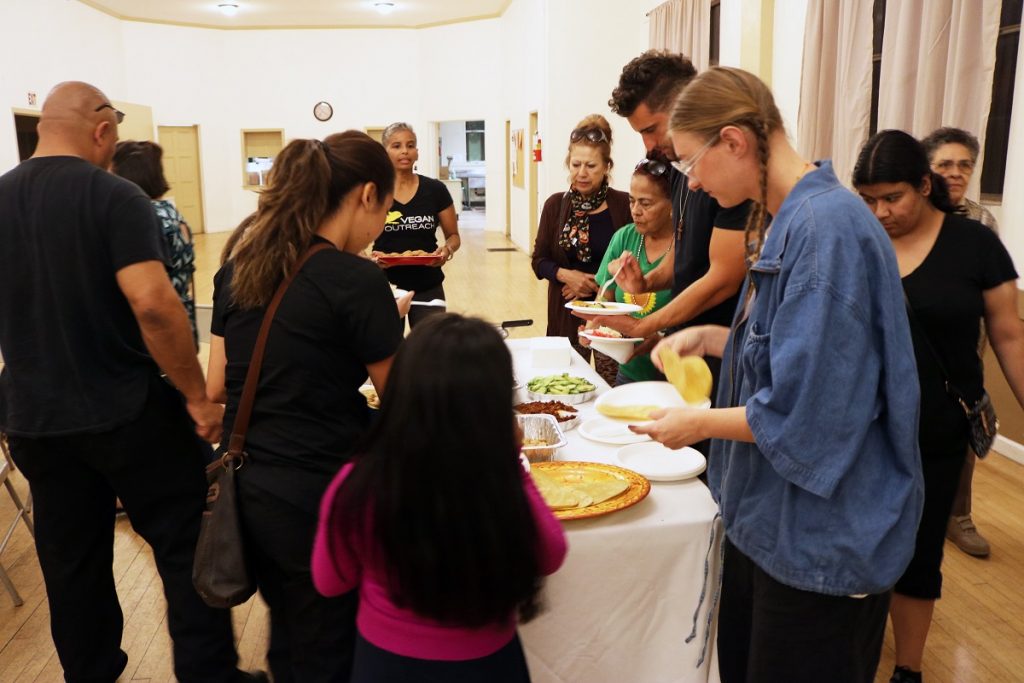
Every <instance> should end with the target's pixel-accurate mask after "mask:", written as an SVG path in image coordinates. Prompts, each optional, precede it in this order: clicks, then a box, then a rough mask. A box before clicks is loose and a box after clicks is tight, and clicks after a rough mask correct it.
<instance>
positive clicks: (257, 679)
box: [232, 669, 270, 683]
mask: <svg viewBox="0 0 1024 683" xmlns="http://www.w3.org/2000/svg"><path fill="white" fill-rule="evenodd" d="M232 683H270V676H268V675H267V672H266V671H242V670H241V669H239V670H237V671H235V677H234V679H232Z"/></svg>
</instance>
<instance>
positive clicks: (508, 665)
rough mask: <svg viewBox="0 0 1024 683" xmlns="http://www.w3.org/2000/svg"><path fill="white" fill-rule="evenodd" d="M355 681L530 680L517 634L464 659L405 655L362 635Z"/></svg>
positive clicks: (445, 682) (518, 682)
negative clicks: (489, 651)
mask: <svg viewBox="0 0 1024 683" xmlns="http://www.w3.org/2000/svg"><path fill="white" fill-rule="evenodd" d="M352 683H530V671H529V669H527V667H526V658H525V657H524V656H523V646H522V645H521V644H520V642H519V636H518V635H516V636H515V637H514V638H512V640H510V641H508V645H505V646H504V647H502V648H501V649H500V650H498V651H497V652H495V653H493V654H490V655H487V656H486V657H481V658H479V659H468V660H465V661H461V662H450V661H442V660H433V659H414V658H412V657H403V656H402V655H396V654H395V653H393V652H388V651H387V650H384V649H381V648H379V647H377V646H376V645H374V644H373V643H371V642H369V641H368V640H366V639H365V638H363V637H362V635H360V636H359V639H358V641H357V642H356V662H355V669H354V670H353V672H352Z"/></svg>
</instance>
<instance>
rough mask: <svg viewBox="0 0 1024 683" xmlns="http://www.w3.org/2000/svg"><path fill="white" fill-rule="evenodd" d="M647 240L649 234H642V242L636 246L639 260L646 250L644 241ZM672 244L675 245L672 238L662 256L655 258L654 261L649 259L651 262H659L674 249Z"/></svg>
mask: <svg viewBox="0 0 1024 683" xmlns="http://www.w3.org/2000/svg"><path fill="white" fill-rule="evenodd" d="M646 241H647V235H640V244H638V245H637V247H636V260H637V261H638V262H639V261H640V254H642V253H643V251H644V243H645V242H646ZM672 245H673V242H672V240H669V242H668V249H666V250H665V252H664V253H663V254H662V255H661V256H659V257H658V258H656V259H654V260H653V261H649V263H651V264H654V263H657V262H658V261H660V260H661V259H663V258H665V256H666V255H667V254H668V252H669V251H671V250H672Z"/></svg>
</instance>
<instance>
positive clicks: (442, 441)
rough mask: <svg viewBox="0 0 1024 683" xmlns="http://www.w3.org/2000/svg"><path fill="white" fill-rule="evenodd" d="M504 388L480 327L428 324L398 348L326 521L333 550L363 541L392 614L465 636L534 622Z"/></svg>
mask: <svg viewBox="0 0 1024 683" xmlns="http://www.w3.org/2000/svg"><path fill="white" fill-rule="evenodd" d="M513 386H514V380H513V375H512V358H511V357H510V355H509V352H508V349H507V348H506V346H505V343H504V342H503V341H502V339H501V335H499V334H498V331H497V330H496V329H495V327H494V326H493V325H491V324H489V323H486V322H484V321H482V320H479V319H476V318H464V317H462V316H460V315H456V314H443V315H437V316H431V317H430V318H429V319H428V320H425V321H424V322H422V323H421V324H420V325H417V326H416V328H414V329H413V331H412V333H410V334H409V336H408V338H406V340H405V341H404V342H403V343H402V345H401V347H399V350H398V353H397V354H396V356H395V361H394V365H393V366H392V368H391V372H390V374H389V376H388V383H387V388H386V389H385V391H384V395H383V399H382V403H381V412H380V416H379V419H378V421H377V424H376V425H375V426H374V428H373V430H372V431H371V432H370V434H369V435H368V438H367V443H366V445H365V447H364V448H362V449H359V450H358V451H357V452H359V453H361V455H358V456H357V457H356V461H355V463H356V464H355V467H354V468H353V470H352V472H351V473H350V474H349V475H348V478H347V479H346V480H345V482H344V484H343V485H342V487H341V489H340V491H339V494H338V496H337V497H336V498H335V503H334V508H333V509H332V510H331V518H330V522H329V523H330V526H331V532H330V534H329V537H330V538H331V539H332V542H334V543H339V542H340V543H346V542H351V541H352V539H353V536H359V535H360V534H362V533H369V534H370V536H369V537H363V538H362V541H363V545H364V546H367V547H370V548H375V549H376V550H377V552H379V553H380V555H379V556H378V557H379V559H380V561H381V563H382V564H383V565H384V566H386V567H387V568H388V588H389V592H390V594H391V598H392V600H394V602H395V604H396V605H398V606H399V607H402V608H406V609H411V610H412V611H414V612H415V613H417V614H419V615H422V616H425V617H429V618H432V619H436V620H438V621H441V622H443V623H446V624H452V625H459V626H464V627H470V628H472V627H478V626H482V625H485V624H492V623H494V622H496V621H503V620H505V619H507V618H508V616H509V614H510V613H512V612H514V611H516V610H518V612H519V615H520V617H521V618H522V620H523V621H526V620H528V619H529V618H531V617H532V616H534V615H535V614H536V612H537V607H538V604H537V593H538V591H539V589H540V584H541V579H540V576H539V574H540V570H539V559H538V557H537V538H536V537H537V529H536V526H535V524H534V520H533V516H532V513H531V509H530V505H529V502H528V500H527V497H526V493H525V492H524V491H523V485H522V481H521V478H522V476H523V473H522V470H521V465H520V462H519V437H518V432H517V429H516V425H515V417H514V415H513V412H512V396H513ZM367 520H372V526H368V524H367Z"/></svg>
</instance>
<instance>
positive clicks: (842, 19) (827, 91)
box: [797, 0, 892, 184]
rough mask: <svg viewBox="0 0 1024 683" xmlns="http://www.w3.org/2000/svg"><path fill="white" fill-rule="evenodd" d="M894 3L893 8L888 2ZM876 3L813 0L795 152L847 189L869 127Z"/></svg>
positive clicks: (809, 6)
mask: <svg viewBox="0 0 1024 683" xmlns="http://www.w3.org/2000/svg"><path fill="white" fill-rule="evenodd" d="M890 4H892V3H890ZM872 5H873V2H872V0H809V2H808V3H807V20H806V24H805V27H804V57H803V66H802V69H801V72H802V80H801V81H800V113H799V115H798V119H797V120H798V123H797V133H798V134H797V149H798V150H799V151H800V153H801V154H803V155H805V156H806V157H808V158H810V159H829V158H830V159H832V165H833V166H834V167H835V172H836V176H837V177H838V178H839V181H840V182H842V183H843V184H849V182H850V174H851V173H852V172H853V165H854V163H855V162H856V160H857V152H858V151H859V150H860V146H861V145H862V144H863V143H864V140H866V139H867V137H868V129H869V127H870V123H871V35H872V25H871V10H872Z"/></svg>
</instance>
